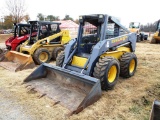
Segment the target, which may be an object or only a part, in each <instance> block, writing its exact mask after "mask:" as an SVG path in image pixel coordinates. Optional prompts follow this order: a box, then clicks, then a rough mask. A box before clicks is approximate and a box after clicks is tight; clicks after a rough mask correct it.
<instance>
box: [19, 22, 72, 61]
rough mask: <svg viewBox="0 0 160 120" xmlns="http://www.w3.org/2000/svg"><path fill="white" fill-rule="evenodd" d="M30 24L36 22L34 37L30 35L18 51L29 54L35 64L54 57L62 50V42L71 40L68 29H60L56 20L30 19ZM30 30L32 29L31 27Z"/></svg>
mask: <svg viewBox="0 0 160 120" xmlns="http://www.w3.org/2000/svg"><path fill="white" fill-rule="evenodd" d="M30 23H31V26H33V25H34V24H38V33H37V36H36V38H35V37H30V39H29V40H28V41H26V42H25V43H24V44H23V45H22V46H21V48H20V52H22V53H24V54H28V55H31V56H32V57H33V60H34V62H35V63H36V64H41V63H44V62H49V61H50V59H51V58H53V59H54V60H55V59H56V57H57V55H58V53H59V52H61V51H63V50H64V44H66V43H68V41H70V40H71V38H70V34H69V31H68V30H60V28H59V25H60V24H61V23H58V22H42V21H30ZM31 30H32V29H31Z"/></svg>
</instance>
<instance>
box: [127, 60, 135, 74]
mask: <svg viewBox="0 0 160 120" xmlns="http://www.w3.org/2000/svg"><path fill="white" fill-rule="evenodd" d="M135 65H136V62H135V60H134V59H132V60H131V62H130V65H129V72H130V73H132V72H133V71H134V69H135Z"/></svg>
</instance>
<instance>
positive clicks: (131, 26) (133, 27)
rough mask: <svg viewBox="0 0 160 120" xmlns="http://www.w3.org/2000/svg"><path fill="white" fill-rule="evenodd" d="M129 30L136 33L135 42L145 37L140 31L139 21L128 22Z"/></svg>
mask: <svg viewBox="0 0 160 120" xmlns="http://www.w3.org/2000/svg"><path fill="white" fill-rule="evenodd" d="M129 31H130V32H134V33H136V34H137V42H139V41H143V40H144V39H146V37H145V38H144V34H143V33H142V32H140V23H139V22H130V24H129Z"/></svg>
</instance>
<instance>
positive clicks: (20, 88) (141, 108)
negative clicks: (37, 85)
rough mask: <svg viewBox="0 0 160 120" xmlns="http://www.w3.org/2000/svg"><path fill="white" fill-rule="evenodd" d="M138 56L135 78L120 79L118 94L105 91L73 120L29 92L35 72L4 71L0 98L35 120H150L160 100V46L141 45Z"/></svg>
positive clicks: (48, 100) (59, 107) (115, 91)
mask: <svg viewBox="0 0 160 120" xmlns="http://www.w3.org/2000/svg"><path fill="white" fill-rule="evenodd" d="M136 55H137V57H138V67H137V72H136V73H135V75H134V76H133V77H131V78H129V79H123V78H120V79H119V82H118V83H117V85H116V86H115V88H114V90H111V91H107V92H106V91H103V93H102V97H101V99H100V100H99V101H97V102H96V103H94V104H93V105H91V106H89V107H87V108H86V109H84V110H83V111H82V112H80V113H79V114H76V115H72V116H70V117H69V118H68V117H67V116H66V113H67V112H68V110H67V109H65V108H64V107H62V106H60V105H59V104H57V105H54V106H53V103H52V100H50V99H48V98H47V97H42V98H38V93H36V92H34V91H30V92H29V91H27V89H26V88H25V85H22V84H21V83H22V81H23V80H24V78H25V77H27V76H28V75H29V74H30V73H31V72H32V71H33V70H32V69H29V70H24V71H20V72H17V73H13V72H10V71H8V70H5V69H3V68H1V67H0V93H1V94H0V97H1V99H2V98H4V99H6V98H7V99H10V101H12V100H15V101H16V102H15V104H17V105H19V106H21V107H22V108H23V111H22V112H23V113H25V114H27V115H29V116H30V117H31V118H32V119H34V120H39V119H47V120H53V119H69V120H78V119H87V120H97V119H99V120H103V119H107V120H148V119H149V113H150V110H151V104H152V102H153V100H154V99H160V75H159V73H160V69H159V68H160V53H159V44H149V43H148V42H142V43H137V48H136ZM4 93H9V97H8V96H7V95H6V94H4ZM66 99H67V98H66ZM0 102H1V101H0ZM11 107H12V106H11ZM4 111H5V110H4ZM3 113H4V112H3Z"/></svg>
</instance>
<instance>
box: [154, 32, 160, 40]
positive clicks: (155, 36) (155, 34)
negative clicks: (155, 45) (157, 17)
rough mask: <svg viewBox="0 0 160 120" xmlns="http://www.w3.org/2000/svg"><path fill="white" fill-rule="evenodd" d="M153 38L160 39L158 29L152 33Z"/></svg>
mask: <svg viewBox="0 0 160 120" xmlns="http://www.w3.org/2000/svg"><path fill="white" fill-rule="evenodd" d="M153 38H154V39H156V40H160V36H158V31H157V32H156V33H154V35H153Z"/></svg>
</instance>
